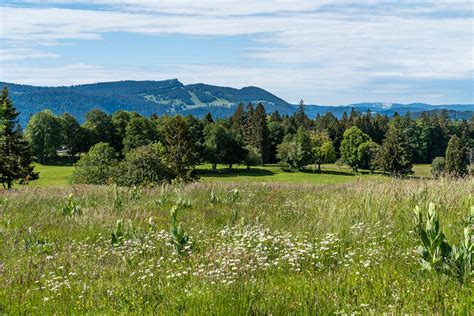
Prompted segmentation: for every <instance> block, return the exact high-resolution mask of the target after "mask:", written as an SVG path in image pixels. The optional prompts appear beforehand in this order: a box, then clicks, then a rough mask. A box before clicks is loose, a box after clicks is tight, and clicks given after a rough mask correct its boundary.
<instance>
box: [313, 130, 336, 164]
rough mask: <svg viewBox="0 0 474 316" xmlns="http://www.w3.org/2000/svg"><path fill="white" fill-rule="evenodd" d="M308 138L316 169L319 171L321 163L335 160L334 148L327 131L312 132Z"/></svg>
mask: <svg viewBox="0 0 474 316" xmlns="http://www.w3.org/2000/svg"><path fill="white" fill-rule="evenodd" d="M310 138H311V154H312V157H313V159H314V163H315V165H318V170H319V171H321V164H322V163H333V162H334V161H335V160H336V158H337V157H336V150H335V148H334V146H333V143H332V141H331V138H329V134H328V133H327V132H312V133H311V134H310Z"/></svg>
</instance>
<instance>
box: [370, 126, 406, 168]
mask: <svg viewBox="0 0 474 316" xmlns="http://www.w3.org/2000/svg"><path fill="white" fill-rule="evenodd" d="M376 160H377V166H378V167H379V168H380V169H382V170H383V171H384V172H389V173H390V174H392V175H397V176H403V175H407V174H410V173H412V167H413V164H412V151H411V149H410V146H409V144H408V142H407V140H406V137H405V136H404V135H403V134H402V132H401V131H400V129H399V128H398V127H397V126H395V125H391V126H390V128H389V129H388V132H387V136H386V137H385V139H384V140H383V143H382V147H381V148H380V150H379V151H378V154H377V158H376Z"/></svg>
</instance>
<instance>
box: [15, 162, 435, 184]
mask: <svg viewBox="0 0 474 316" xmlns="http://www.w3.org/2000/svg"><path fill="white" fill-rule="evenodd" d="M35 170H36V171H37V172H39V174H40V178H39V179H38V180H34V181H31V182H30V185H31V186H62V185H68V184H69V178H70V176H71V175H72V172H73V170H74V167H73V166H72V165H67V164H52V165H42V164H35ZM197 171H198V174H199V176H200V177H201V181H202V182H268V183H272V182H280V183H306V184H337V183H348V182H352V181H358V180H361V179H364V178H367V177H368V176H370V179H371V180H376V179H377V180H386V179H387V177H385V176H382V175H380V174H369V173H368V172H367V171H362V172H361V173H354V172H353V171H352V170H350V169H349V168H348V167H346V166H337V165H335V164H326V165H322V172H321V173H319V172H313V170H312V169H311V168H309V169H308V170H307V171H306V172H285V171H282V170H281V168H280V167H278V166H276V165H268V166H265V167H252V168H251V169H250V170H247V168H246V167H245V166H234V167H233V168H232V169H228V167H227V166H224V165H219V166H218V170H217V172H211V165H210V164H203V165H199V166H198V168H197ZM413 171H414V176H415V177H429V176H430V165H415V166H414V167H413ZM17 187H18V186H17Z"/></svg>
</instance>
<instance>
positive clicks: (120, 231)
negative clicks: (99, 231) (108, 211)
mask: <svg viewBox="0 0 474 316" xmlns="http://www.w3.org/2000/svg"><path fill="white" fill-rule="evenodd" d="M124 238H125V228H124V224H123V219H119V220H118V221H117V223H116V224H115V229H114V231H113V232H112V233H111V237H110V244H111V245H112V246H116V245H119V244H121V243H122V242H123V240H124Z"/></svg>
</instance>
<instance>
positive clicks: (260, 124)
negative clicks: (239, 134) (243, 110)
mask: <svg viewBox="0 0 474 316" xmlns="http://www.w3.org/2000/svg"><path fill="white" fill-rule="evenodd" d="M252 140H253V141H252V143H250V145H252V146H254V147H255V148H257V149H258V150H259V151H260V155H261V156H262V161H263V163H267V162H268V158H269V145H270V144H269V141H268V126H267V115H266V113H265V108H264V107H263V104H261V103H259V104H257V107H256V108H255V112H254V115H253V120H252Z"/></svg>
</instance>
